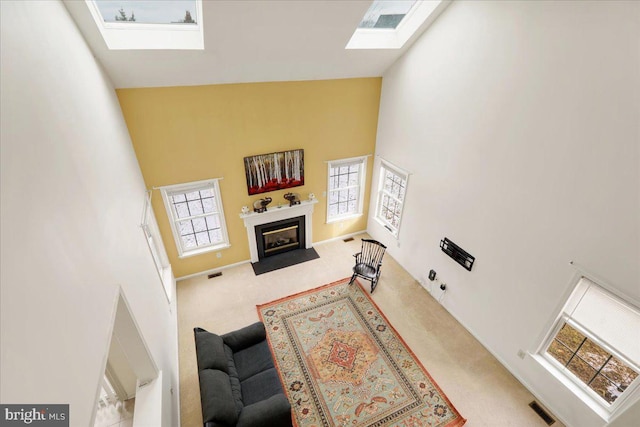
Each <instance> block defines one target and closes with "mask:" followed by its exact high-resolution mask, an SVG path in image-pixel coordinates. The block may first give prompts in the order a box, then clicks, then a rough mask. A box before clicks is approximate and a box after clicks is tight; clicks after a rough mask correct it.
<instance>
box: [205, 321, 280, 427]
mask: <svg viewBox="0 0 640 427" xmlns="http://www.w3.org/2000/svg"><path fill="white" fill-rule="evenodd" d="M194 334H195V341H196V354H197V358H198V376H199V379H200V400H201V402H202V416H203V420H204V426H205V427H232V426H239V427H262V426H264V427H280V426H282V427H285V426H286V427H290V426H291V425H292V423H291V406H290V404H289V401H288V400H287V397H286V396H285V394H284V392H283V389H282V385H281V383H280V377H279V376H278V372H277V371H276V369H275V366H274V363H273V357H272V355H271V351H270V349H269V345H268V343H267V340H266V332H265V329H264V324H263V323H262V322H257V323H254V324H253V325H249V326H247V327H245V328H242V329H239V330H237V331H234V332H230V333H228V334H225V335H216V334H214V333H211V332H208V331H206V330H204V329H202V328H194Z"/></svg>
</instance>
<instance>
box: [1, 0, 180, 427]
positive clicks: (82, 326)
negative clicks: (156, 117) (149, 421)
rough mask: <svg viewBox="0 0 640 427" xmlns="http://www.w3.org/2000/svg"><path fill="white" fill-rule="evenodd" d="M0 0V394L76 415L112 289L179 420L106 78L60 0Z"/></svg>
mask: <svg viewBox="0 0 640 427" xmlns="http://www.w3.org/2000/svg"><path fill="white" fill-rule="evenodd" d="M0 4H1V15H2V25H1V43H2V45H1V52H2V53H1V54H2V76H1V85H2V86H1V112H2V121H1V122H2V123H1V162H2V163H1V174H2V175H1V203H0V205H1V209H2V210H1V225H2V230H1V237H2V258H1V266H0V271H1V283H2V285H1V310H0V312H1V322H0V323H1V340H2V342H1V346H0V347H1V350H0V351H1V359H0V381H1V382H0V395H1V396H2V402H3V403H34V404H36V403H69V404H70V411H71V425H72V426H82V427H86V426H88V425H90V424H91V420H92V417H93V412H94V408H95V402H96V397H97V395H98V390H99V384H100V379H101V378H102V375H103V373H104V367H105V364H106V357H107V353H108V346H109V340H110V337H111V328H112V324H113V318H114V315H115V308H116V302H117V298H118V293H119V289H120V287H121V288H122V291H123V293H124V295H125V297H126V299H127V301H128V303H129V305H130V308H131V312H132V314H133V316H134V318H135V320H136V322H137V325H138V327H139V329H140V331H141V333H142V337H143V339H144V341H145V342H146V345H147V346H148V348H149V350H150V353H151V355H152V357H153V359H154V361H155V363H156V365H157V366H158V368H159V369H160V370H161V371H162V373H163V375H162V378H163V380H162V382H163V384H162V395H163V402H162V420H163V422H162V424H163V425H164V426H176V425H179V422H178V409H177V407H178V401H177V390H178V384H177V369H178V366H177V351H176V346H177V337H176V323H175V310H173V313H172V312H171V311H170V307H169V304H168V303H167V301H166V298H165V295H164V291H163V289H162V285H161V283H160V281H159V279H158V274H157V272H156V271H155V267H154V264H153V260H152V258H151V255H150V252H149V249H148V247H147V244H146V242H145V239H144V235H143V233H142V231H141V229H140V227H139V224H140V219H141V214H142V207H143V201H144V196H145V186H144V182H143V180H142V176H141V173H140V171H139V168H138V164H137V161H136V157H135V154H134V152H133V148H132V146H131V143H130V139H129V135H128V132H127V128H126V125H125V122H124V120H123V118H122V114H121V111H120V108H119V104H118V101H117V98H116V95H115V91H114V89H113V86H112V84H111V82H110V81H109V80H108V78H107V77H106V76H105V74H104V73H103V71H102V70H101V68H100V66H99V64H98V63H97V62H96V60H95V59H94V58H93V55H92V53H91V51H90V50H89V49H88V48H87V46H86V44H85V42H84V39H83V38H82V36H81V35H80V33H79V32H78V30H77V28H76V26H75V24H74V22H73V21H72V20H71V18H70V17H69V15H68V13H67V11H66V9H65V7H64V6H63V4H62V3H61V2H59V1H41V2H36V1H15V2H14V1H2V2H0ZM172 387H173V389H174V390H175V393H174V394H173V395H172V394H171V392H170V389H171V388H172Z"/></svg>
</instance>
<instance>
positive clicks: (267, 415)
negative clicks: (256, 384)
mask: <svg viewBox="0 0 640 427" xmlns="http://www.w3.org/2000/svg"><path fill="white" fill-rule="evenodd" d="M291 425H292V423H291V405H290V404H289V401H288V400H287V398H286V396H285V395H284V394H276V395H274V396H271V397H270V398H268V399H267V400H261V401H259V402H256V403H254V404H252V405H248V406H245V407H244V409H243V410H242V412H241V413H240V417H239V418H238V424H237V427H291Z"/></svg>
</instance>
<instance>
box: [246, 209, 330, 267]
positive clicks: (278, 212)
mask: <svg viewBox="0 0 640 427" xmlns="http://www.w3.org/2000/svg"><path fill="white" fill-rule="evenodd" d="M316 203H318V200H317V199H313V200H303V201H301V202H300V204H299V205H293V206H289V205H282V206H273V207H271V208H267V211H266V212H262V213H257V212H251V213H248V214H240V218H242V219H243V220H244V226H245V227H246V228H247V238H248V239H249V252H250V253H251V262H258V261H260V258H259V257H258V244H257V242H256V231H255V228H256V226H257V225H262V224H267V223H269V222H275V221H280V220H283V219H289V218H296V217H299V216H303V215H304V230H305V234H304V242H305V247H306V248H307V249H309V248H311V247H312V244H311V242H313V239H312V237H313V236H312V228H313V227H312V223H311V219H312V216H313V205H314V204H316Z"/></svg>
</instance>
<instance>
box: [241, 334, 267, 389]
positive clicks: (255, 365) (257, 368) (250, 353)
mask: <svg viewBox="0 0 640 427" xmlns="http://www.w3.org/2000/svg"><path fill="white" fill-rule="evenodd" d="M233 360H234V361H235V364H236V370H237V371H238V378H239V379H240V382H242V381H244V380H246V379H247V378H249V377H252V376H254V375H255V374H257V373H259V372H262V371H264V370H267V369H270V368H273V367H274V365H273V358H272V357H271V351H270V350H269V344H268V343H267V341H262V342H260V343H258V344H255V345H252V346H251V347H248V348H245V349H244V350H240V351H237V352H235V353H233Z"/></svg>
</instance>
